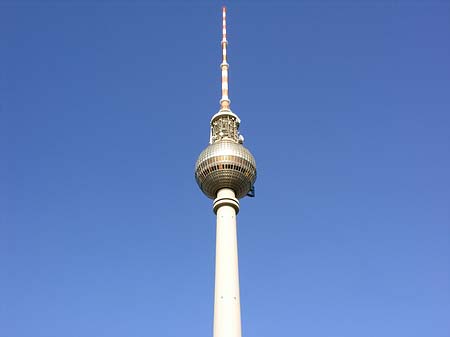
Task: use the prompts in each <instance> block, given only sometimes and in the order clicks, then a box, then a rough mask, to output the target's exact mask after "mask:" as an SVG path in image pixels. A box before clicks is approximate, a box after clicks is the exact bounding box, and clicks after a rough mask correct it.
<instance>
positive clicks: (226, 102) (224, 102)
mask: <svg viewBox="0 0 450 337" xmlns="http://www.w3.org/2000/svg"><path fill="white" fill-rule="evenodd" d="M221 44H222V63H221V64H220V68H221V69H222V99H221V100H220V108H221V109H229V108H230V98H229V97H228V68H229V65H228V62H227V45H228V41H227V8H226V7H225V6H223V7H222V41H221Z"/></svg>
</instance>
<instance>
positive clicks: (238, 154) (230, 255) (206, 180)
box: [195, 7, 256, 337]
mask: <svg viewBox="0 0 450 337" xmlns="http://www.w3.org/2000/svg"><path fill="white" fill-rule="evenodd" d="M222 18H223V19H222V24H223V26H222V41H221V45H222V63H221V64H220V68H221V69H222V99H221V100H220V110H219V112H217V113H216V114H215V115H214V116H213V117H212V118H211V129H210V137H209V145H208V146H207V147H206V149H204V150H203V152H202V153H200V156H199V157H198V159H197V163H196V164H195V179H196V181H197V184H198V186H199V187H200V189H201V190H202V192H203V193H204V194H205V195H206V196H207V197H208V198H211V199H214V202H213V210H214V213H215V214H216V216H217V228H216V275H215V291H214V337H241V302H240V297H239V270H238V251H237V233H236V215H237V213H238V212H239V199H241V198H243V197H245V196H246V195H248V196H254V188H253V185H254V183H255V180H256V163H255V159H254V158H253V156H252V154H251V153H250V151H249V150H247V149H246V148H245V147H244V146H243V145H242V144H243V142H244V137H243V136H242V135H240V134H239V125H240V123H241V120H240V119H239V117H238V116H237V115H236V114H235V113H233V112H232V111H231V109H230V98H229V97H228V68H229V65H228V62H227V45H228V41H227V26H226V8H225V7H223V8H222Z"/></svg>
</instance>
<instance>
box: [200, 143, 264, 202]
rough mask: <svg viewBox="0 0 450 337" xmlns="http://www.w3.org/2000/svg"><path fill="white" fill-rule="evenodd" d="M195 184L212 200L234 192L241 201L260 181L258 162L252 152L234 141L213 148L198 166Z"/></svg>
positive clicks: (206, 151) (209, 147)
mask: <svg viewBox="0 0 450 337" xmlns="http://www.w3.org/2000/svg"><path fill="white" fill-rule="evenodd" d="M195 180H196V181H197V184H198V186H199V187H200V189H201V190H202V192H203V193H205V195H206V196H207V197H208V198H211V199H214V198H216V196H217V191H219V190H220V189H222V188H230V189H232V190H233V191H234V193H235V194H236V198H238V199H240V198H242V197H244V196H246V195H247V193H248V192H249V191H250V189H251V188H252V187H253V184H254V183H255V180H256V162H255V159H254V158H253V156H252V154H251V153H250V151H249V150H247V149H246V148H245V147H244V146H243V145H242V144H239V143H237V142H235V141H233V140H221V141H218V142H215V143H212V144H210V145H209V146H208V147H207V148H206V149H204V150H203V152H202V153H200V156H199V157H198V159H197V163H196V164H195Z"/></svg>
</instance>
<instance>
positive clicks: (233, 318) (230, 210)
mask: <svg viewBox="0 0 450 337" xmlns="http://www.w3.org/2000/svg"><path fill="white" fill-rule="evenodd" d="M214 211H215V212H216V214H217V233H216V283H215V294H214V337H241V301H240V297H239V270H238V250H237V233H236V214H237V211H239V201H238V200H237V199H236V197H235V194H234V192H233V190H230V189H227V188H225V189H221V190H220V191H219V192H218V193H217V198H216V200H214Z"/></svg>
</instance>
